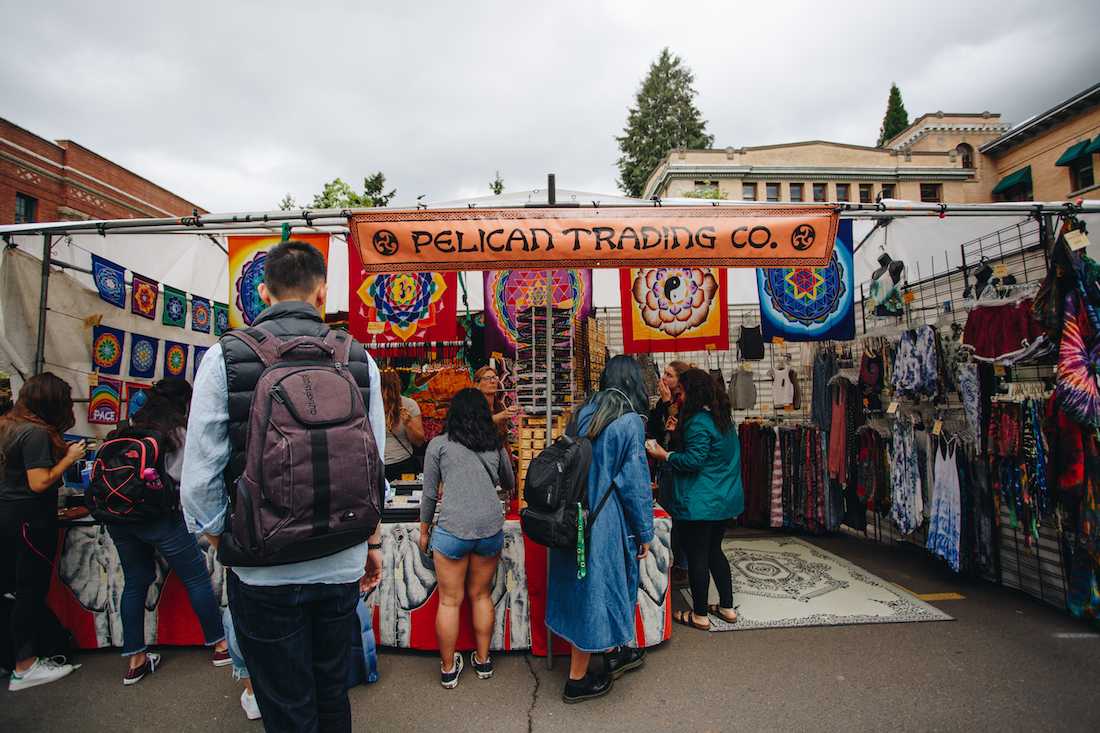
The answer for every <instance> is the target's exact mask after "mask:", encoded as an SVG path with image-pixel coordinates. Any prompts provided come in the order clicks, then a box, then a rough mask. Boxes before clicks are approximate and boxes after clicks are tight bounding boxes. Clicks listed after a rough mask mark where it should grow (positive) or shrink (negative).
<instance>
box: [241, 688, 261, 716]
mask: <svg viewBox="0 0 1100 733" xmlns="http://www.w3.org/2000/svg"><path fill="white" fill-rule="evenodd" d="M241 707H242V708H244V717H246V718H248V719H249V720H259V719H260V717H261V716H260V706H259V705H258V704H257V703H256V696H255V695H250V694H248V690H245V691H244V692H242V693H241Z"/></svg>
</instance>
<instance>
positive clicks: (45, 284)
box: [34, 233, 53, 376]
mask: <svg viewBox="0 0 1100 733" xmlns="http://www.w3.org/2000/svg"><path fill="white" fill-rule="evenodd" d="M52 239H53V237H52V236H51V235H50V234H48V233H47V234H43V235H42V286H41V291H40V292H39V294H38V343H37V344H36V346H35V348H34V375H35V376H38V375H39V374H41V373H42V372H43V371H45V369H46V301H47V297H48V294H49V290H50V250H51V249H53V242H52Z"/></svg>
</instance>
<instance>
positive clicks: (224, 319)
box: [214, 300, 229, 336]
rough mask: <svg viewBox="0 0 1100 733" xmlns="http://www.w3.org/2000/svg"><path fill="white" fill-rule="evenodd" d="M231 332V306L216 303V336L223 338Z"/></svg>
mask: <svg viewBox="0 0 1100 733" xmlns="http://www.w3.org/2000/svg"><path fill="white" fill-rule="evenodd" d="M228 330H229V306H228V305H226V304H225V303H219V302H218V301H216V300H215V301H214V335H215V336H221V335H222V334H223V333H225V332H226V331H228Z"/></svg>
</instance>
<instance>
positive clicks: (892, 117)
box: [878, 84, 909, 148]
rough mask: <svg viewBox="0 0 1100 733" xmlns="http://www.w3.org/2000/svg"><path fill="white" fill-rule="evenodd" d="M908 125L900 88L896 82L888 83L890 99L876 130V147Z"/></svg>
mask: <svg viewBox="0 0 1100 733" xmlns="http://www.w3.org/2000/svg"><path fill="white" fill-rule="evenodd" d="M907 127H909V113H908V112H906V111H905V105H904V104H903V103H902V101H901V90H899V89H898V85H897V84H891V85H890V99H889V100H888V101H887V102H886V114H885V116H883V118H882V127H880V128H879V131H878V147H880V148H881V147H882V146H883V145H885V144H886V141H887V140H889V139H890V138H892V137H894V136H895V135H897V134H898V133H899V132H901V131H902V130H904V129H905V128H907Z"/></svg>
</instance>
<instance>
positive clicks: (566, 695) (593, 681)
mask: <svg viewBox="0 0 1100 733" xmlns="http://www.w3.org/2000/svg"><path fill="white" fill-rule="evenodd" d="M612 684H613V681H612V679H611V675H609V674H607V673H606V672H605V673H604V674H601V675H595V674H592V672H591V671H589V672H588V674H586V675H585V676H584V677H582V678H581V679H579V680H568V681H567V682H566V683H565V691H564V692H563V693H562V694H561V701H562V702H565V703H570V704H572V703H576V702H584V701H585V700H592V699H594V698H597V697H603V696H604V695H606V694H607V693H609V692H611V685H612Z"/></svg>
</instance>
